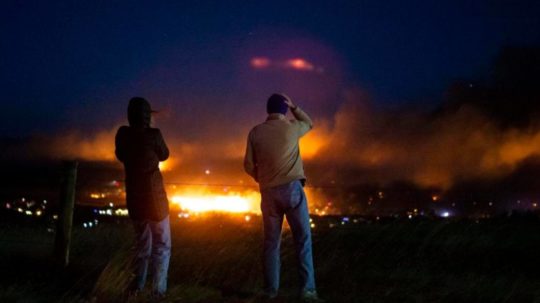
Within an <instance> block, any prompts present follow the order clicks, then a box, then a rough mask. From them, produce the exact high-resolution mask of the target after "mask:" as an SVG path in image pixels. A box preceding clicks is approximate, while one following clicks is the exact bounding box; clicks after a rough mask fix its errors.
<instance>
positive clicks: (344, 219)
mask: <svg viewBox="0 0 540 303" xmlns="http://www.w3.org/2000/svg"><path fill="white" fill-rule="evenodd" d="M341 220H342V221H343V222H349V217H343V218H342V219H341Z"/></svg>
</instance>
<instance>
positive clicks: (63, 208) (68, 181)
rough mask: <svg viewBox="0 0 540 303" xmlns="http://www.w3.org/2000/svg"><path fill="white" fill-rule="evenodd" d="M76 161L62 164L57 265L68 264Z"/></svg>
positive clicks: (56, 242) (75, 181) (55, 245)
mask: <svg viewBox="0 0 540 303" xmlns="http://www.w3.org/2000/svg"><path fill="white" fill-rule="evenodd" d="M78 165H79V163H78V162H77V161H65V162H63V171H62V182H61V188H60V205H59V210H60V213H59V216H58V221H57V222H56V238H55V244H54V257H55V259H56V260H57V262H58V263H59V264H61V265H62V266H64V267H66V266H67V265H68V264H69V248H70V245H71V229H72V226H73V208H74V206H75V185H76V184H77V167H78Z"/></svg>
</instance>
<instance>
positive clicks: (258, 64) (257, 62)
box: [251, 57, 270, 68]
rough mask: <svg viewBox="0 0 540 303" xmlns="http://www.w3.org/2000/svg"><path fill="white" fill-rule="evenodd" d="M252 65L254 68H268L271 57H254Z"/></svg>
mask: <svg viewBox="0 0 540 303" xmlns="http://www.w3.org/2000/svg"><path fill="white" fill-rule="evenodd" d="M251 66H252V67H254V68H267V67H269V66H270V59H268V58H265V57H255V58H252V59H251Z"/></svg>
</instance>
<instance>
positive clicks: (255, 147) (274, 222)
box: [244, 94, 322, 302]
mask: <svg viewBox="0 0 540 303" xmlns="http://www.w3.org/2000/svg"><path fill="white" fill-rule="evenodd" d="M288 109H290V110H291V112H292V114H293V116H294V118H295V119H293V120H288V119H287V118H286V117H285V115H286V113H287V111H288ZM266 110H267V113H268V117H267V119H266V121H265V122H263V123H261V124H259V125H257V126H255V127H254V128H253V129H252V130H251V131H250V133H249V136H248V142H247V147H246V154H245V158H244V169H245V171H246V172H247V173H248V174H249V175H250V176H252V177H253V178H254V179H255V181H257V182H258V183H259V187H260V191H261V199H262V201H261V210H262V214H263V225H264V245H263V259H264V261H263V270H264V294H265V296H266V297H268V298H274V297H276V296H277V294H278V289H279V272H280V242H281V228H282V224H283V217H284V216H285V217H286V218H287V222H288V223H289V225H290V227H291V231H292V233H293V238H294V243H295V247H296V253H297V255H298V260H299V262H300V264H299V265H300V266H299V272H300V278H301V283H302V290H301V297H302V299H304V300H305V301H309V302H322V300H320V299H319V298H318V296H317V291H316V288H315V272H314V269H313V257H312V248H311V230H310V222H309V212H308V206H307V200H306V195H305V193H304V188H303V185H304V182H305V180H306V177H305V174H304V166H303V163H302V158H301V157H300V151H299V147H298V141H299V139H300V137H302V136H303V135H305V134H306V133H307V132H308V131H309V130H311V128H312V127H313V123H312V121H311V119H310V118H309V116H308V115H307V114H306V113H305V112H304V111H302V110H301V109H300V108H299V107H298V106H297V105H295V104H294V103H293V102H292V101H291V99H290V98H289V97H288V96H286V95H284V94H273V95H272V96H270V98H269V99H268V101H267V106H266Z"/></svg>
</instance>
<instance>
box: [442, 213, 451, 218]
mask: <svg viewBox="0 0 540 303" xmlns="http://www.w3.org/2000/svg"><path fill="white" fill-rule="evenodd" d="M441 217H443V218H448V217H450V212H447V211H444V212H442V213H441Z"/></svg>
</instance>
